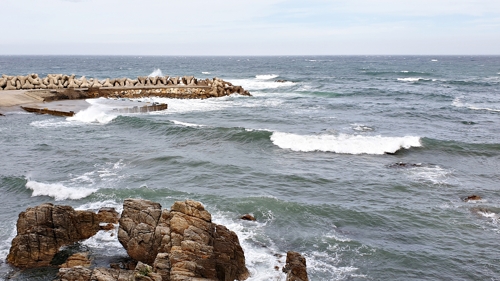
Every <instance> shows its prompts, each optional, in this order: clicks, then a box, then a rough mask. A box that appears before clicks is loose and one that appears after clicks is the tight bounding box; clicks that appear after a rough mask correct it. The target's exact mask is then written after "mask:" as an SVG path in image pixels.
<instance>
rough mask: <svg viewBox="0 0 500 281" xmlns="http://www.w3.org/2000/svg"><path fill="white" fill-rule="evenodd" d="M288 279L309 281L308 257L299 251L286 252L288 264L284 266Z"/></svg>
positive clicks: (290, 280) (288, 280)
mask: <svg viewBox="0 0 500 281" xmlns="http://www.w3.org/2000/svg"><path fill="white" fill-rule="evenodd" d="M283 272H285V273H286V281H309V278H308V277H307V266H306V259H305V258H304V257H303V256H302V255H301V254H299V253H297V252H292V251H289V252H288V253H286V264H285V266H284V267H283Z"/></svg>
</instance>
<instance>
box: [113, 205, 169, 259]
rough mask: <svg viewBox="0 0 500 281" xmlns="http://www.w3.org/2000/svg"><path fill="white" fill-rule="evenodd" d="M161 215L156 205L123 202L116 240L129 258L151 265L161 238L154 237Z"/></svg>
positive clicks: (159, 208)
mask: <svg viewBox="0 0 500 281" xmlns="http://www.w3.org/2000/svg"><path fill="white" fill-rule="evenodd" d="M161 214H162V210H161V205H160V204H158V203H154V202H151V201H148V200H140V199H126V200H125V201H124V202H123V212H122V216H121V218H120V228H119V230H118V240H119V241H120V243H121V244H122V245H123V247H124V248H125V249H126V250H127V253H128V254H129V256H130V257H131V258H133V259H135V260H138V261H141V262H143V263H146V264H153V262H154V260H155V258H156V255H157V254H158V248H159V247H160V241H161V237H155V231H156V226H157V225H158V222H159V220H160V216H161Z"/></svg>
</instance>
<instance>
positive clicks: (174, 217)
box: [118, 199, 249, 281]
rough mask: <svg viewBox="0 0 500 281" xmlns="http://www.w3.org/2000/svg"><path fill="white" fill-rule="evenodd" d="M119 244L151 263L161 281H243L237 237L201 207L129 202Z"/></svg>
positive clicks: (244, 271)
mask: <svg viewBox="0 0 500 281" xmlns="http://www.w3.org/2000/svg"><path fill="white" fill-rule="evenodd" d="M118 239H119V241H120V243H122V245H123V246H124V247H125V249H126V250H127V253H128V254H129V255H130V256H131V257H132V258H134V259H137V260H139V261H141V262H144V263H148V264H153V265H154V269H155V272H157V273H158V274H160V275H161V276H162V278H163V280H172V281H176V280H191V279H192V278H197V280H224V281H226V280H244V279H246V278H247V277H248V275H249V274H248V270H247V268H246V266H245V256H244V253H243V249H242V248H241V246H240V244H239V241H238V237H237V236H236V234H235V233H234V232H232V231H230V230H228V229H227V228H225V227H224V226H221V225H217V224H214V223H212V216H211V215H210V213H209V212H207V211H206V210H205V208H204V207H203V205H201V203H199V202H196V201H192V200H186V201H184V202H175V203H174V205H173V206H172V208H171V210H170V211H168V210H162V209H161V206H160V205H159V204H158V203H154V202H150V201H147V200H137V199H127V200H125V202H124V208H123V213H122V217H121V219H120V230H119V232H118Z"/></svg>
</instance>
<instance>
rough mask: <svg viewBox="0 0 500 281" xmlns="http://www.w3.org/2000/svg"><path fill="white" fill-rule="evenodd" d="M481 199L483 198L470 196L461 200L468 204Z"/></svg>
mask: <svg viewBox="0 0 500 281" xmlns="http://www.w3.org/2000/svg"><path fill="white" fill-rule="evenodd" d="M481 199H483V198H481V196H479V195H471V196H467V197H465V198H463V199H462V200H464V201H465V202H469V201H478V200H481Z"/></svg>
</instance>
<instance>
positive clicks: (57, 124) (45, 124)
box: [30, 118, 75, 129]
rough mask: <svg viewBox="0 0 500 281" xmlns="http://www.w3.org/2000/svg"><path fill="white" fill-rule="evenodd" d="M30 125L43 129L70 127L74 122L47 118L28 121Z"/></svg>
mask: <svg viewBox="0 0 500 281" xmlns="http://www.w3.org/2000/svg"><path fill="white" fill-rule="evenodd" d="M30 125H31V126H33V127H36V128H40V129H45V128H61V127H72V126H75V123H74V122H70V121H67V120H64V119H62V121H61V119H60V118H52V119H47V120H40V121H33V122H31V123H30Z"/></svg>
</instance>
